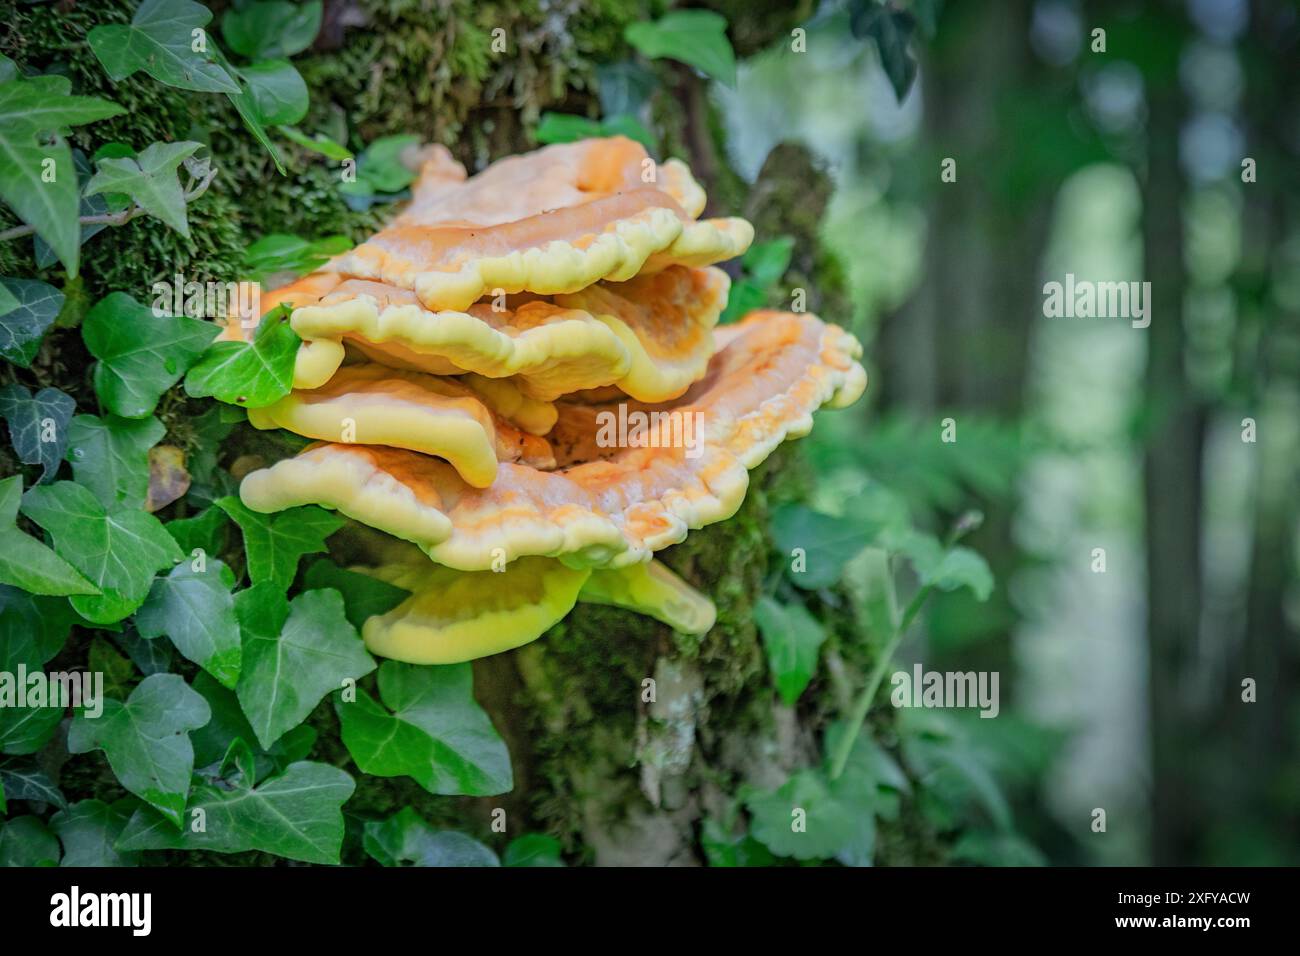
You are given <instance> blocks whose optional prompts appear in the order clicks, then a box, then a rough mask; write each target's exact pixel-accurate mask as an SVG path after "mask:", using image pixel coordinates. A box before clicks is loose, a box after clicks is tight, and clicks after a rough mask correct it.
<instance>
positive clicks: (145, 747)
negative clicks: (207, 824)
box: [68, 674, 212, 827]
mask: <svg viewBox="0 0 1300 956" xmlns="http://www.w3.org/2000/svg"><path fill="white" fill-rule="evenodd" d="M211 716H212V714H211V712H210V711H209V710H208V702H207V701H205V700H204V699H203V698H202V697H201V696H200V695H199V694H197V693H196V692H195V691H194V690H192V689H191V688H190V686H189V685H188V684H186V683H185V681H184V680H183V679H181V678H180V677H178V676H176V675H175V674H154V675H153V676H151V677H146V678H145V679H144V680H142V681H141V682H140V684H139V686H138V687H136V689H135V690H133V691H132V692H131V696H130V697H128V698H127V699H126V703H122V702H121V701H119V700H116V699H114V698H112V697H109V698H106V699H105V700H104V712H103V714H101V715H100V716H99V717H97V718H90V717H87V716H85V715H84V714H78V715H77V716H76V717H74V718H73V720H72V726H71V727H70V728H69V729H68V751H69V752H70V753H74V754H81V753H88V752H89V751H91V750H102V751H104V755H105V756H106V757H107V758H108V765H109V766H110V767H112V768H113V774H114V775H115V776H116V777H117V779H118V781H119V782H120V783H121V784H122V786H124V787H125V788H126V789H127V790H130V791H131V792H132V793H134V794H135V795H136V796H137V797H139V798H140V799H141V800H143V801H145V802H146V803H148V804H151V805H152V806H154V807H156V808H157V809H158V811H159V812H160V813H161V814H162V815H163V816H164V817H166V818H167V819H168V820H170V821H171V822H172V823H173V824H174V825H175V826H177V827H180V826H181V825H182V817H181V815H182V813H183V812H184V810H185V795H186V793H187V792H188V791H189V785H190V774H191V773H192V772H193V770H194V749H193V747H192V746H191V745H190V738H189V735H188V734H187V733H186V731H189V730H197V729H198V728H199V727H202V726H203V725H204V724H206V723H207V722H208V720H209V718H210V717H211Z"/></svg>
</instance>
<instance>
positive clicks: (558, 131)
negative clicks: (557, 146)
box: [533, 113, 656, 150]
mask: <svg viewBox="0 0 1300 956" xmlns="http://www.w3.org/2000/svg"><path fill="white" fill-rule="evenodd" d="M533 135H534V136H535V137H536V138H537V142H539V143H572V142H576V141H577V140H580V139H591V138H593V137H596V138H599V137H605V136H626V137H627V138H628V139H634V140H636V141H637V142H638V143H640V144H641V145H642V146H644V147H645V148H646V149H649V150H654V149H655V148H656V146H655V141H654V137H653V136H651V135H650V132H649V130H647V129H646V128H645V127H644V126H642V125H641V122H640V120H638V119H637V118H636V117H635V116H630V115H628V114H621V115H618V116H612V117H609V118H607V119H603V120H593V119H587V118H586V117H585V116H573V115H571V114H568V113H543V114H542V121H541V122H540V123H538V124H537V129H536V131H535V132H534V133H533Z"/></svg>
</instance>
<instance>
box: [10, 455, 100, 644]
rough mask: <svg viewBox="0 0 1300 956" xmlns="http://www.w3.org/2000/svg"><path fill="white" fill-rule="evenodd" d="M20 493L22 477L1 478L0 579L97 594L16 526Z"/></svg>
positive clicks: (47, 590) (34, 589)
mask: <svg viewBox="0 0 1300 956" xmlns="http://www.w3.org/2000/svg"><path fill="white" fill-rule="evenodd" d="M22 496H23V480H22V478H20V477H19V476H18V475H14V476H13V477H12V478H6V479H4V480H3V481H0V583H3V584H12V585H15V586H17V587H20V588H22V589H23V590H24V591H30V592H31V593H32V594H51V595H69V594H99V593H100V591H99V588H97V587H96V586H95V585H94V584H92V583H91V582H90V581H88V580H86V578H85V577H83V576H82V574H81V573H79V572H78V570H77V569H76V568H74V567H73V566H72V565H71V564H69V563H68V562H67V561H65V560H63V558H61V557H59V556H58V555H57V554H55V553H54V551H52V550H51V549H50V548H48V547H46V546H45V545H44V544H42V543H41V542H40V541H37V540H36V539H35V538H33V537H32V536H31V535H29V534H24V533H23V532H22V531H20V530H19V529H18V526H17V525H16V524H15V523H14V522H15V521H16V520H17V518H18V507H19V505H20V504H21V502H22ZM42 663H44V662H42Z"/></svg>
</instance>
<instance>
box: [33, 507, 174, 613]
mask: <svg viewBox="0 0 1300 956" xmlns="http://www.w3.org/2000/svg"><path fill="white" fill-rule="evenodd" d="M22 512H23V514H25V515H26V516H27V517H29V518H31V519H32V520H33V521H35V522H36V523H37V524H38V525H40V526H41V527H42V528H44V529H45V530H46V531H48V532H49V533H50V538H51V540H52V541H53V544H54V550H55V552H57V553H58V555H59V556H60V557H62V558H63V559H64V560H65V561H67V562H68V563H69V564H71V565H72V566H73V567H74V568H76V569H77V570H78V571H80V572H81V573H82V574H83V575H84V576H85V577H86V578H87V579H88V580H89V581H90V582H91V583H92V584H94V585H95V587H96V588H98V589H99V591H100V593H99V594H95V595H87V594H76V595H74V596H73V598H72V606H73V607H75V608H76V609H77V612H78V613H79V614H81V615H82V616H83V617H85V618H86V619H87V620H90V621H94V622H95V623H97V624H111V623H113V622H115V621H120V620H122V618H124V617H127V616H128V615H129V614H131V613H132V612H134V611H135V610H136V609H137V608H138V607H139V606H140V605H141V604H142V603H144V599H145V598H146V597H147V596H148V594H149V588H150V584H151V582H152V580H153V576H154V574H155V573H157V572H158V571H161V570H162V569H164V568H170V567H171V565H172V563H173V562H175V561H179V560H180V559H181V553H180V550H179V549H178V548H177V547H176V542H174V541H173V540H172V539H171V536H170V535H168V534H167V532H166V531H164V530H163V526H162V524H161V523H159V521H158V519H157V518H155V517H153V515H149V514H145V513H144V512H143V511H137V510H135V508H131V507H119V508H115V509H113V510H111V511H107V510H105V509H104V507H103V505H101V504H100V503H99V502H98V501H97V500H95V496H94V495H93V494H91V493H90V492H89V491H87V490H86V489H85V488H84V487H83V486H82V485H78V484H74V483H72V482H70V481H59V482H55V483H54V484H52V485H43V486H40V487H36V488H33V489H32V490H31V491H29V492H27V494H26V495H25V496H24V498H23V503H22Z"/></svg>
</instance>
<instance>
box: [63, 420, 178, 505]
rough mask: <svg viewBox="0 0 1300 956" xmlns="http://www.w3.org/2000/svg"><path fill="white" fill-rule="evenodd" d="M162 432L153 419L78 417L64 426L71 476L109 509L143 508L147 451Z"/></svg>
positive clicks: (147, 465)
mask: <svg viewBox="0 0 1300 956" xmlns="http://www.w3.org/2000/svg"><path fill="white" fill-rule="evenodd" d="M165 431H166V430H165V429H164V428H163V424H162V422H160V421H158V419H156V418H141V419H130V418H118V417H117V416H116V415H105V416H104V417H103V418H99V417H98V416H96V415H78V416H76V417H75V418H74V419H72V422H71V423H70V424H69V425H68V446H69V447H68V461H70V462H72V477H73V478H74V479H76V482H77V484H79V485H84V486H85V487H87V488H89V489H90V490H91V492H93V493H94V495H95V497H96V498H98V499H99V502H100V504H102V505H103V506H104V507H106V508H108V509H110V510H111V509H113V508H116V507H119V506H121V507H130V508H143V507H144V503H145V500H146V499H147V498H148V496H149V449H150V448H152V447H153V446H154V445H156V444H158V442H159V441H161V440H162V437H163V434H164V432H165Z"/></svg>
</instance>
